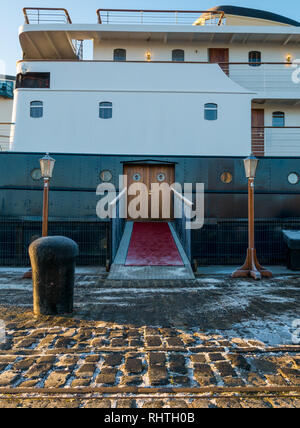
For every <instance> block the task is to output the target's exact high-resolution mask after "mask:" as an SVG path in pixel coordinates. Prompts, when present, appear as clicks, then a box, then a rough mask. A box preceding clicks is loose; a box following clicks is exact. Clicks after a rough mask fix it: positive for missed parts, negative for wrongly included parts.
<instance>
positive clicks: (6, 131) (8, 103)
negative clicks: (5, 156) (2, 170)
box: [0, 97, 13, 151]
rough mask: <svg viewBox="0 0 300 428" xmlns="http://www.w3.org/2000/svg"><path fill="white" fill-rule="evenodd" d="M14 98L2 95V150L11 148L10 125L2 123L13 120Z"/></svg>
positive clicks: (0, 121)
mask: <svg viewBox="0 0 300 428" xmlns="http://www.w3.org/2000/svg"><path fill="white" fill-rule="evenodd" d="M12 111H13V100H11V99H7V98H3V97H0V151H1V150H8V149H9V138H6V137H9V135H10V127H9V126H7V125H1V123H8V122H9V123H10V122H11V121H12Z"/></svg>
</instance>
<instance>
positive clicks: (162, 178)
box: [156, 172, 166, 183]
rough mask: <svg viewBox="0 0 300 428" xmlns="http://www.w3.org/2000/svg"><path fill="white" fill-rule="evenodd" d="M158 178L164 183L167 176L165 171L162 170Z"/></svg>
mask: <svg viewBox="0 0 300 428" xmlns="http://www.w3.org/2000/svg"><path fill="white" fill-rule="evenodd" d="M156 178H157V181H159V182H160V183H162V182H163V181H165V179H166V176H165V174H164V173H163V172H160V173H159V174H157V176H156Z"/></svg>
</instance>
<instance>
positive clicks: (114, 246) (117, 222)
mask: <svg viewBox="0 0 300 428" xmlns="http://www.w3.org/2000/svg"><path fill="white" fill-rule="evenodd" d="M126 200H127V187H125V188H124V189H123V190H122V191H121V192H120V193H119V195H118V196H117V197H116V198H115V199H114V200H113V201H112V202H111V203H110V204H109V214H110V252H111V263H113V261H114V259H115V257H116V255H117V251H118V248H119V245H120V242H121V239H122V236H123V233H124V227H125V220H126V219H125V215H124V213H125V208H126Z"/></svg>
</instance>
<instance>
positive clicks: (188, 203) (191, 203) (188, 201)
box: [171, 186, 194, 208]
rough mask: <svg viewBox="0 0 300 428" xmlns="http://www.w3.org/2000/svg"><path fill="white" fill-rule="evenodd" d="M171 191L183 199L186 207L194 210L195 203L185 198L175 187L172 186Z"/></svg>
mask: <svg viewBox="0 0 300 428" xmlns="http://www.w3.org/2000/svg"><path fill="white" fill-rule="evenodd" d="M171 190H172V191H173V192H174V194H175V195H176V196H177V197H178V198H179V199H181V200H182V201H183V202H184V204H185V205H187V206H188V207H189V208H193V205H194V204H193V202H191V201H190V200H189V199H188V198H186V197H185V196H183V195H182V194H181V193H179V192H178V191H177V190H175V189H174V187H172V186H171Z"/></svg>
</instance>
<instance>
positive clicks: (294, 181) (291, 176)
mask: <svg viewBox="0 0 300 428" xmlns="http://www.w3.org/2000/svg"><path fill="white" fill-rule="evenodd" d="M288 182H289V183H290V184H298V183H299V175H298V174H297V173H296V172H291V173H290V174H289V175H288Z"/></svg>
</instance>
